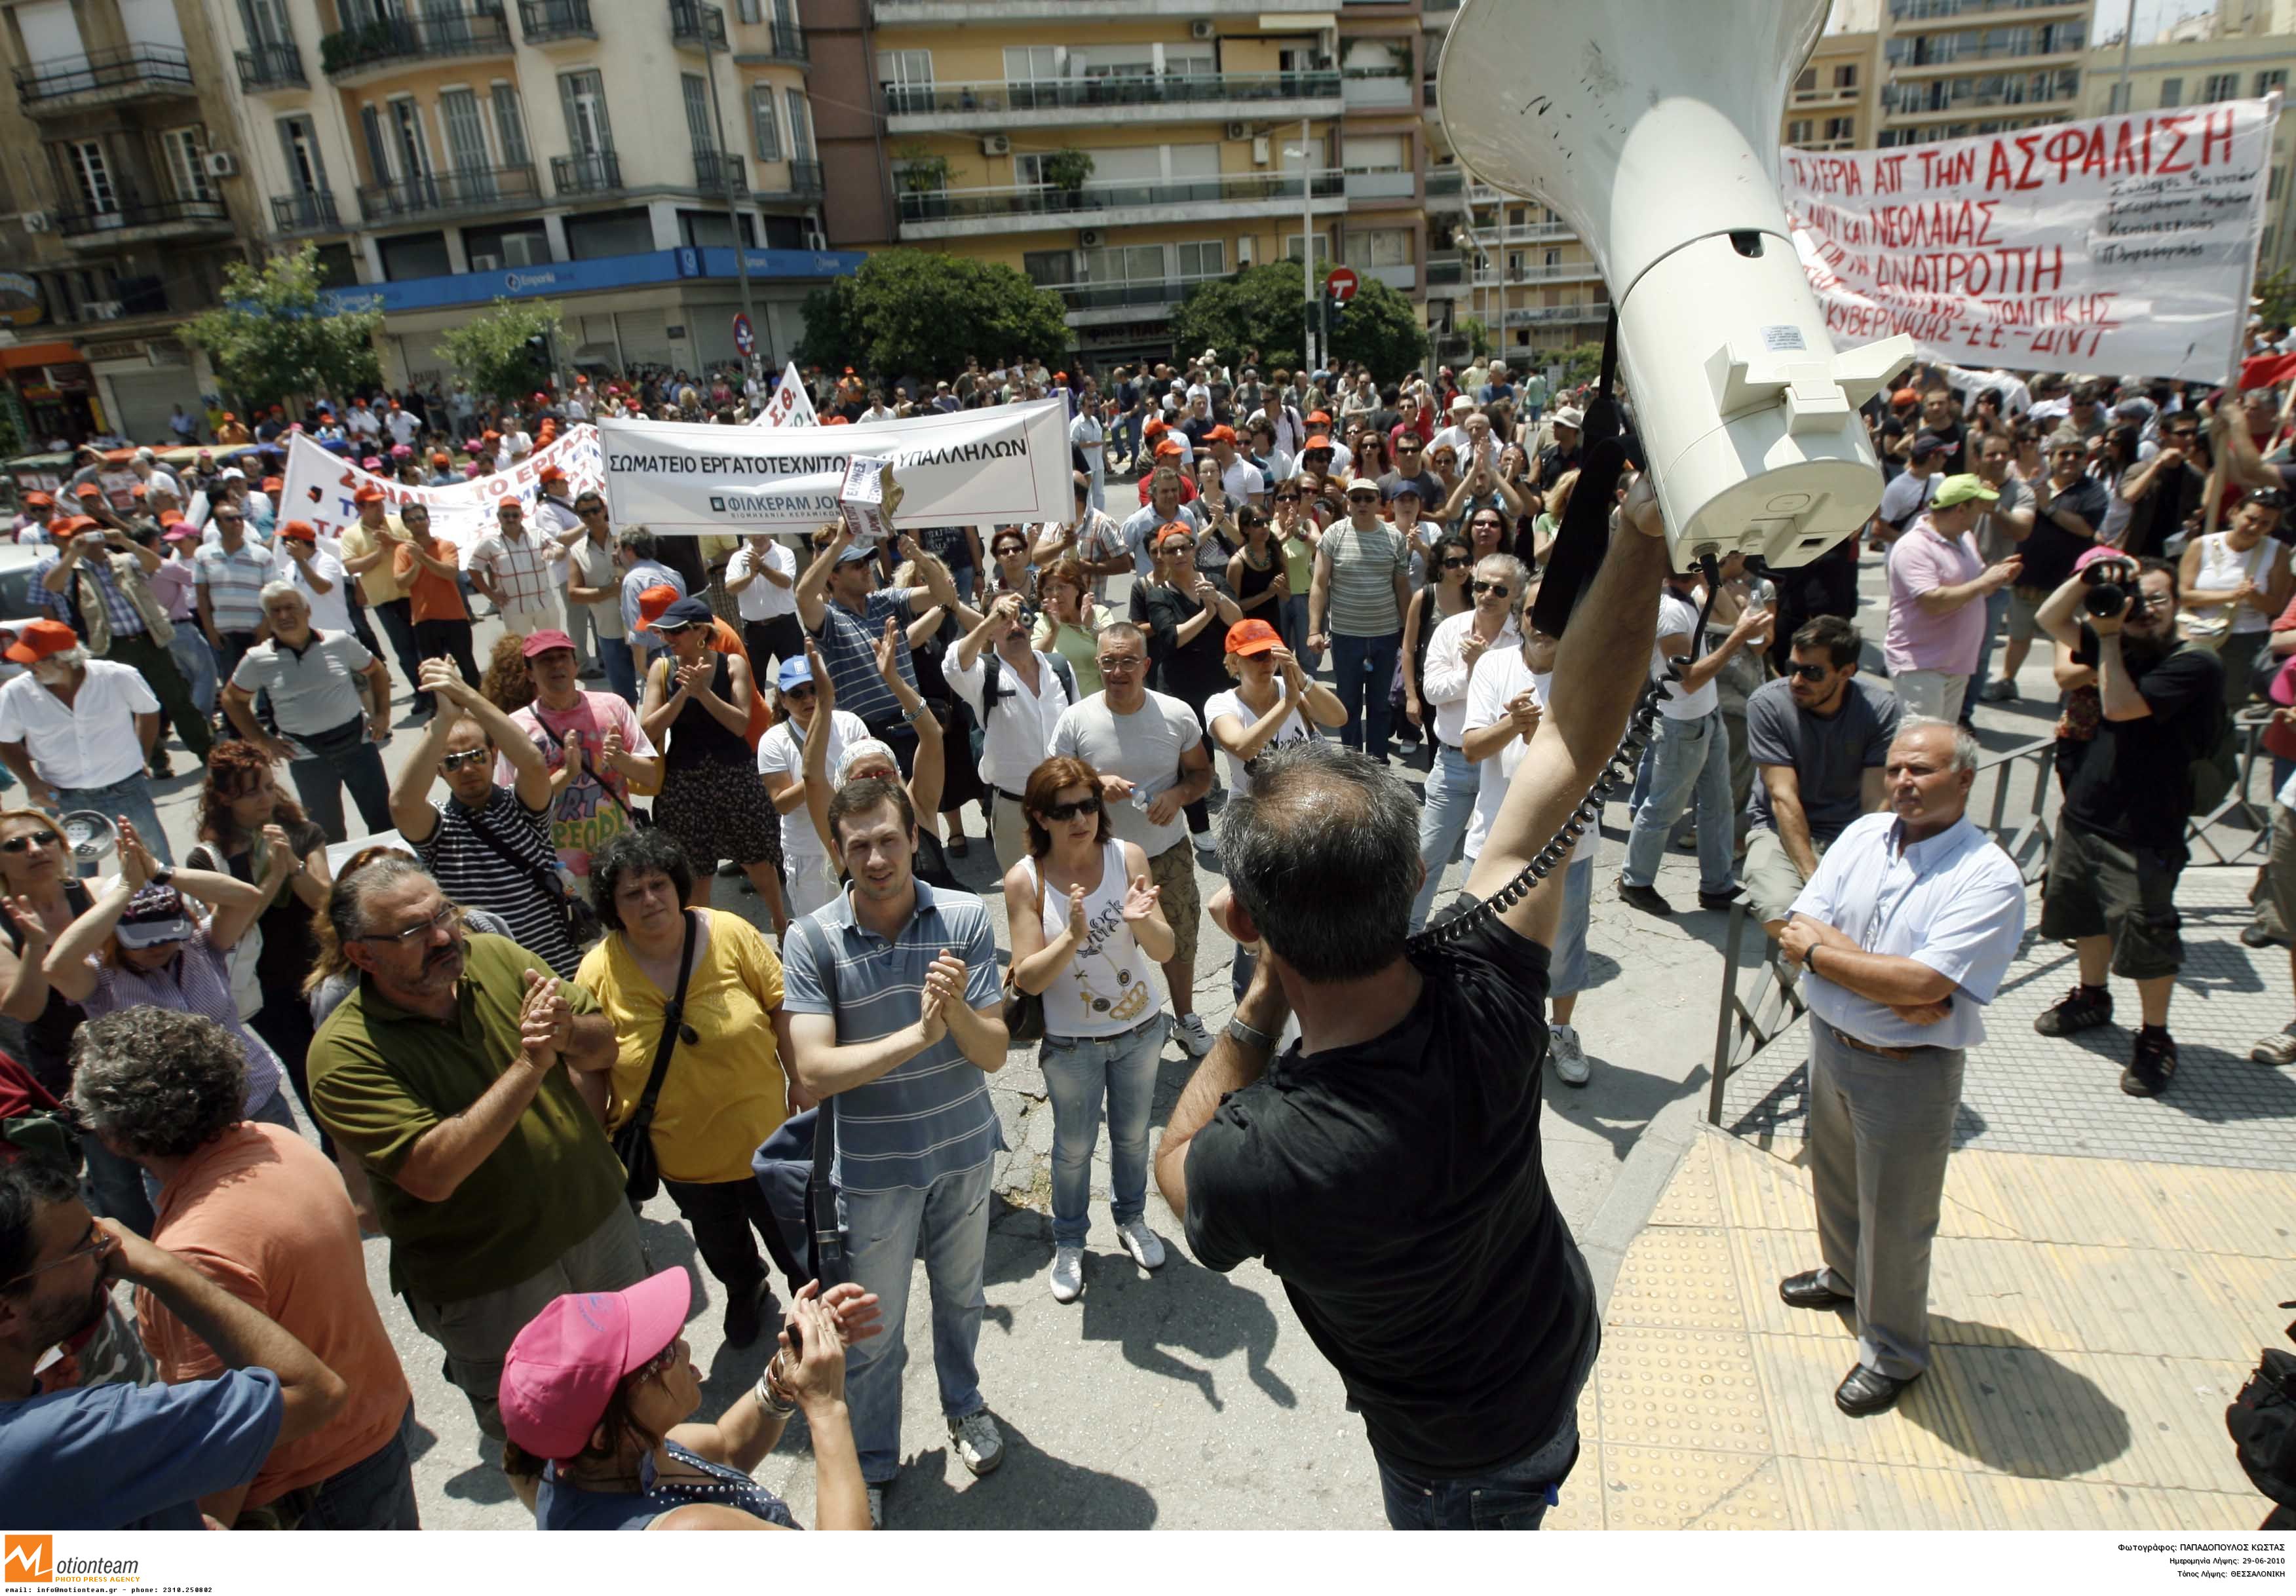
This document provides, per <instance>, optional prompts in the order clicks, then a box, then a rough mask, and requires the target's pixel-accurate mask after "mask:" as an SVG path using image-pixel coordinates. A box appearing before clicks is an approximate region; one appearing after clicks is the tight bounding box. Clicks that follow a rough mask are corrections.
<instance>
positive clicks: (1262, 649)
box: [1227, 620, 1283, 654]
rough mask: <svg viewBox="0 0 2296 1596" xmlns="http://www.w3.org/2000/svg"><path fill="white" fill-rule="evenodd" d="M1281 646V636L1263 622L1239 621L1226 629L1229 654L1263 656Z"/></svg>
mask: <svg viewBox="0 0 2296 1596" xmlns="http://www.w3.org/2000/svg"><path fill="white" fill-rule="evenodd" d="M1282 647H1283V635H1282V634H1280V633H1278V632H1277V631H1276V630H1275V627H1273V626H1269V625H1268V624H1267V622H1266V621H1264V620H1240V621H1238V622H1236V623H1235V625H1234V626H1230V627H1229V628H1228V629H1227V651H1228V652H1229V653H1231V654H1265V653H1266V652H1267V651H1268V650H1270V649H1280V648H1282Z"/></svg>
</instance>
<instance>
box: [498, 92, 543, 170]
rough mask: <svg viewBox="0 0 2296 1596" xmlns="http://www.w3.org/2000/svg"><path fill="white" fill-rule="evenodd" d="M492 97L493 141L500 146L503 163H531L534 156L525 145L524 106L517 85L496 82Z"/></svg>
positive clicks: (513, 164) (514, 164)
mask: <svg viewBox="0 0 2296 1596" xmlns="http://www.w3.org/2000/svg"><path fill="white" fill-rule="evenodd" d="M494 98H495V143H497V144H498V145H500V146H501V147H502V159H503V165H504V166H506V167H522V166H529V165H531V164H532V163H533V160H534V157H533V156H532V155H531V154H529V152H528V151H527V145H526V108H525V107H524V106H522V105H521V104H520V103H519V99H518V87H517V86H516V85H515V84H509V83H497V84H496V85H495V96H494Z"/></svg>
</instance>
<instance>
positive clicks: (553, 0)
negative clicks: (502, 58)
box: [518, 0, 598, 45]
mask: <svg viewBox="0 0 2296 1596" xmlns="http://www.w3.org/2000/svg"><path fill="white" fill-rule="evenodd" d="M518 27H519V31H520V32H521V33H523V34H525V35H526V42H527V43H528V44H529V45H547V44H550V43H551V42H553V40H556V39H594V38H596V37H598V29H597V25H596V24H595V23H594V22H592V21H591V20H590V0H518Z"/></svg>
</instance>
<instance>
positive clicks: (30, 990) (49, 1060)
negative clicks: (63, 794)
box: [0, 809, 95, 1101]
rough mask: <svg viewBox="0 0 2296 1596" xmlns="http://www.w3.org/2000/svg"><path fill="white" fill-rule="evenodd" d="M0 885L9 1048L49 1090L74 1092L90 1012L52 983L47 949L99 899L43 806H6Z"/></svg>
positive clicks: (2, 993) (0, 990) (1, 1006)
mask: <svg viewBox="0 0 2296 1596" xmlns="http://www.w3.org/2000/svg"><path fill="white" fill-rule="evenodd" d="M0 888H5V889H6V893H7V898H6V907H7V911H8V913H7V915H6V919H5V923H4V924H0V933H4V934H5V936H6V937H7V939H8V945H7V947H6V948H5V949H4V950H0V1016H5V1018H6V1019H8V1021H9V1022H10V1024H9V1026H8V1027H7V1029H6V1032H5V1033H4V1034H0V1035H4V1041H5V1045H6V1047H7V1051H8V1052H10V1053H12V1054H13V1055H14V1056H15V1057H16V1059H17V1060H19V1061H21V1063H22V1064H23V1065H24V1066H25V1067H26V1068H29V1070H30V1071H31V1073H32V1077H33V1079H35V1080H37V1081H38V1082H39V1084H41V1086H42V1087H43V1088H45V1090H46V1091H47V1093H49V1095H50V1096H52V1097H54V1098H56V1099H58V1100H59V1101H61V1099H63V1098H64V1097H66V1096H68V1095H70V1092H71V1035H72V1032H73V1031H75V1030H77V1029H78V1027H79V1023H80V1021H81V1020H83V1019H86V1015H85V1014H84V1013H82V1012H81V1011H80V1006H79V1005H78V1003H74V1002H72V1001H71V1000H70V998H68V997H66V996H64V994H62V993H61V992H59V991H57V990H56V989H55V988H54V987H53V986H51V985H49V983H48V973H47V957H48V950H49V949H50V948H51V947H53V945H54V944H55V939H56V938H57V937H61V936H62V935H63V933H64V929H65V928H66V927H68V926H70V924H71V922H72V921H75V920H78V918H79V917H80V916H81V915H83V914H85V913H87V911H88V909H89V907H90V906H91V905H92V904H94V901H95V899H94V895H93V893H92V892H91V890H90V888H89V886H88V883H86V882H85V881H83V880H80V879H79V876H78V872H77V871H76V870H75V868H74V864H73V860H72V849H71V844H70V843H69V842H67V841H65V840H64V834H63V833H62V832H61V831H58V830H57V829H56V823H55V822H54V821H53V820H51V819H49V818H48V817H47V816H46V815H45V814H41V813H40V812H39V811H37V810H36V809H8V810H0Z"/></svg>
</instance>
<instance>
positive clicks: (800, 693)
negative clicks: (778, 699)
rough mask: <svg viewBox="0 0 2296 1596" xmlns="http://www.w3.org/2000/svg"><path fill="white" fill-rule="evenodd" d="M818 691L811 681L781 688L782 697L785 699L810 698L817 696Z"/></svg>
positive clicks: (818, 694)
mask: <svg viewBox="0 0 2296 1596" xmlns="http://www.w3.org/2000/svg"><path fill="white" fill-rule="evenodd" d="M820 692H821V690H820V689H819V688H817V687H816V686H815V685H814V684H813V683H810V682H799V683H798V684H797V685H796V686H794V687H784V688H783V689H782V697H783V698H785V699H810V698H817V697H819V696H820Z"/></svg>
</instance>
